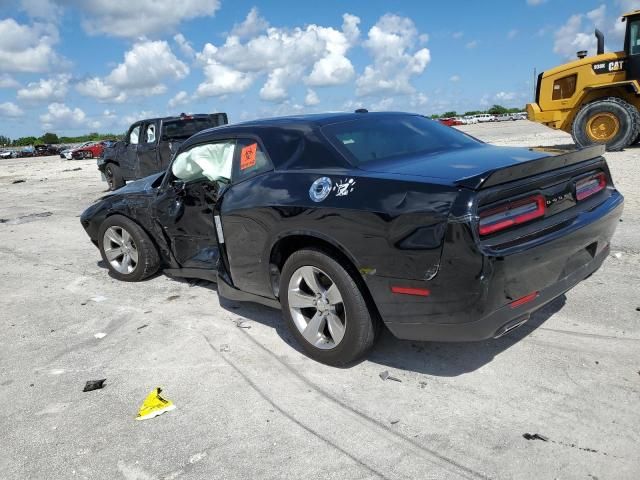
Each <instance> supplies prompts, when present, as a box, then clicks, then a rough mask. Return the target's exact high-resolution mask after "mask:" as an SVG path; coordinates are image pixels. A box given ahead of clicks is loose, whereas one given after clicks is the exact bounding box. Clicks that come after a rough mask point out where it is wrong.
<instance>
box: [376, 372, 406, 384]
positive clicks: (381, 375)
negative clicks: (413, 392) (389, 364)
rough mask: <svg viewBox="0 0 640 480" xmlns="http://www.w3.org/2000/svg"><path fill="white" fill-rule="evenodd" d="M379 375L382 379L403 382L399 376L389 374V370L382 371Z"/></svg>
mask: <svg viewBox="0 0 640 480" xmlns="http://www.w3.org/2000/svg"><path fill="white" fill-rule="evenodd" d="M379 376H380V378H381V379H382V381H385V380H393V381H394V382H402V380H400V379H399V378H396V377H392V376H391V375H389V371H388V370H385V371H384V372H380V373H379Z"/></svg>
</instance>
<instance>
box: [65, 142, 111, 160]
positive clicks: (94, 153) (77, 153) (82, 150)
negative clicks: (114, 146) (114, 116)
mask: <svg viewBox="0 0 640 480" xmlns="http://www.w3.org/2000/svg"><path fill="white" fill-rule="evenodd" d="M105 147H106V142H104V141H101V142H93V143H90V144H89V145H84V146H82V147H78V148H76V149H75V150H72V151H71V157H72V158H73V159H75V160H82V159H86V158H99V157H101V156H102V154H103V152H104V149H105Z"/></svg>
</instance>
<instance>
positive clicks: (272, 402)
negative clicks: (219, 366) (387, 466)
mask: <svg viewBox="0 0 640 480" xmlns="http://www.w3.org/2000/svg"><path fill="white" fill-rule="evenodd" d="M202 336H203V337H204V339H205V340H206V342H207V344H208V345H209V347H211V350H212V351H214V352H215V353H216V354H217V355H218V356H220V357H222V359H223V360H224V361H225V362H226V363H227V364H228V365H229V366H230V367H231V368H233V369H234V370H235V371H236V372H237V373H238V375H240V376H241V377H242V379H243V380H244V381H245V382H247V384H248V385H249V386H250V387H251V388H253V390H255V391H256V392H257V393H258V395H260V396H261V397H262V398H263V399H264V400H265V401H266V402H267V403H269V404H270V405H271V406H272V407H273V408H275V409H276V410H277V411H278V412H279V413H280V414H281V415H283V416H285V417H286V418H287V419H289V420H290V421H292V422H293V423H295V424H296V425H298V426H299V427H300V428H302V429H303V430H305V431H306V432H308V433H310V434H311V435H313V436H315V437H318V438H319V439H320V440H322V441H323V442H325V443H326V444H328V445H330V446H331V447H333V448H334V449H336V450H338V451H339V452H340V453H342V454H344V455H345V456H347V457H348V458H350V459H351V460H352V461H353V462H355V463H356V464H358V465H359V466H361V467H362V468H364V469H366V470H368V471H369V472H370V473H372V474H374V475H376V476H377V477H379V478H382V479H385V480H389V478H388V477H387V476H385V475H384V474H383V473H382V472H379V471H377V470H376V469H374V468H372V467H370V466H369V465H367V464H365V463H363V462H362V461H360V460H359V459H357V458H356V457H354V456H353V455H351V454H350V453H349V452H347V451H346V450H344V449H343V448H341V447H340V446H338V445H336V444H335V443H333V442H332V441H331V440H330V439H328V438H326V437H325V436H323V435H321V434H320V433H318V432H316V431H314V430H313V429H311V428H310V427H308V426H306V425H305V424H303V423H301V422H300V421H298V420H297V419H296V418H295V417H294V416H293V415H291V414H290V413H288V412H287V411H285V410H284V409H283V408H281V407H280V405H278V404H277V403H276V402H275V400H273V399H272V398H271V397H270V396H269V395H268V394H267V393H266V392H265V391H264V390H263V389H261V388H260V387H259V386H258V385H257V384H256V383H255V382H253V380H251V378H249V376H248V375H246V374H245V373H244V372H243V371H242V370H240V368H238V366H237V365H236V364H235V363H234V362H232V361H231V360H229V359H228V358H227V356H225V355H222V354H221V353H220V352H218V350H217V349H216V347H215V346H214V345H213V344H212V343H211V340H210V339H209V337H207V336H206V335H205V334H202Z"/></svg>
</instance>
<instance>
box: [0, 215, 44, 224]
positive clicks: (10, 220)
mask: <svg viewBox="0 0 640 480" xmlns="http://www.w3.org/2000/svg"><path fill="white" fill-rule="evenodd" d="M51 215H53V213H51V212H41V213H29V214H27V215H21V216H19V217H16V218H0V223H10V224H12V225H19V224H21V223H27V222H29V221H31V220H33V219H37V218H45V217H50V216H51Z"/></svg>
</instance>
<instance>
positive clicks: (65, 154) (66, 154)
mask: <svg viewBox="0 0 640 480" xmlns="http://www.w3.org/2000/svg"><path fill="white" fill-rule="evenodd" d="M92 143H94V142H84V143H83V144H81V145H79V146H78V145H76V146H75V147H69V148H66V149H64V150H62V151H61V152H60V158H65V159H67V160H72V159H73V152H74V151H75V150H77V149H79V148H84V147H87V146H89V145H91V144H92Z"/></svg>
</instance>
